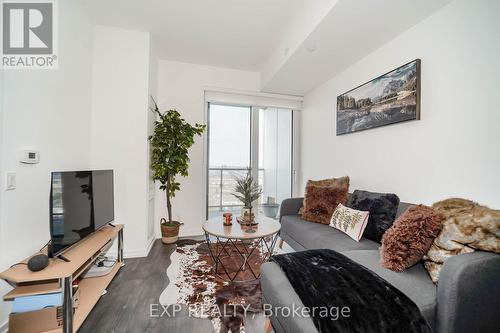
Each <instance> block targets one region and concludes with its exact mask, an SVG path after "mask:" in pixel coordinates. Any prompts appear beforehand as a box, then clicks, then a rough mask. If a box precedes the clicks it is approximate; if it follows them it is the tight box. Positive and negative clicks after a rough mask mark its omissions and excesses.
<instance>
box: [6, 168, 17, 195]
mask: <svg viewBox="0 0 500 333" xmlns="http://www.w3.org/2000/svg"><path fill="white" fill-rule="evenodd" d="M15 189H16V173H15V172H7V173H6V174H5V190H6V191H11V190H15Z"/></svg>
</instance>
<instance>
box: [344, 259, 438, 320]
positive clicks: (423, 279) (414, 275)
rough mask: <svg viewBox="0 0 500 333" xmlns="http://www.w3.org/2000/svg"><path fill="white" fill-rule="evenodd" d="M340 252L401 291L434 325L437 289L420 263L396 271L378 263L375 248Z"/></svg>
mask: <svg viewBox="0 0 500 333" xmlns="http://www.w3.org/2000/svg"><path fill="white" fill-rule="evenodd" d="M341 253H342V254H343V255H345V256H347V257H349V258H350V259H352V260H354V261H356V262H357V263H358V264H361V265H363V266H365V267H366V268H368V269H370V270H371V271H372V272H374V273H376V274H377V275H379V276H380V277H381V278H383V279H385V280H386V281H387V282H389V283H390V284H392V285H393V286H394V287H396V288H398V289H399V290H400V291H402V292H403V293H404V294H405V295H406V296H408V297H409V298H410V299H411V300H412V301H413V302H415V304H417V306H418V308H419V309H420V311H421V312H422V314H423V315H424V317H425V319H427V321H428V322H429V324H430V325H431V327H434V318H435V312H436V305H437V301H436V297H437V289H436V286H435V285H434V283H432V281H431V279H430V278H429V275H428V274H427V271H426V270H425V268H424V266H423V265H422V264H421V263H418V264H416V265H415V266H413V267H411V268H409V269H407V270H406V271H404V272H401V273H396V272H393V271H391V270H389V269H386V268H384V267H382V266H381V265H380V255H379V251H377V250H356V251H342V252H341Z"/></svg>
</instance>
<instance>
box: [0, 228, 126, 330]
mask: <svg viewBox="0 0 500 333" xmlns="http://www.w3.org/2000/svg"><path fill="white" fill-rule="evenodd" d="M115 238H118V259H117V261H116V263H115V264H114V265H113V267H112V269H111V272H109V273H108V274H107V275H104V276H99V277H92V278H83V279H81V280H79V283H78V288H79V295H80V296H79V304H78V305H77V306H75V307H74V306H73V305H74V304H73V281H75V280H76V279H77V278H79V277H81V274H82V273H83V272H85V271H86V270H87V269H88V268H89V267H90V266H91V265H93V264H94V262H95V261H96V260H97V259H98V258H99V255H101V254H102V253H103V252H104V251H105V250H106V247H107V245H108V243H109V242H110V241H112V240H113V239H115ZM46 251H47V248H44V249H43V251H41V252H45V253H46ZM64 257H65V259H67V260H68V261H63V260H64V259H63V260H56V259H57V258H51V259H50V260H49V265H48V266H47V267H46V268H44V269H43V270H41V271H38V272H32V271H30V270H29V269H28V267H27V266H26V265H16V266H13V267H11V268H9V269H7V270H6V271H4V272H2V273H0V278H2V279H4V280H5V281H7V282H8V283H9V284H10V285H12V286H14V289H13V290H11V291H10V292H8V293H7V294H6V295H4V296H3V299H4V300H5V301H12V300H14V299H15V298H16V297H22V296H32V295H43V294H52V293H62V298H63V303H62V306H61V307H58V308H57V309H56V308H45V309H41V310H37V311H30V312H24V313H15V314H14V313H11V314H10V317H9V332H11V333H16V332H39V331H43V332H45V333H47V332H50V333H56V332H57V333H60V332H63V333H73V332H76V331H77V330H78V328H80V326H81V325H82V324H83V322H84V321H85V319H86V318H87V316H88V315H89V314H90V312H91V311H92V309H93V307H94V306H95V304H96V303H97V301H99V298H100V297H101V296H102V295H103V293H104V291H105V290H106V288H107V287H108V285H109V284H110V283H111V281H112V280H113V278H114V277H115V275H116V274H117V273H118V271H119V270H120V268H121V267H122V266H123V265H124V262H123V225H118V224H117V225H115V227H111V226H105V227H103V228H101V229H99V230H98V231H96V232H94V233H93V234H91V235H89V236H87V237H86V238H85V239H83V240H81V241H80V242H79V243H77V244H75V245H74V246H73V247H71V248H70V249H69V250H67V251H66V252H64ZM59 258H61V257H60V256H59ZM61 259H62V258H61ZM28 260H29V258H27V259H25V260H24V261H23V262H27V261H28ZM57 313H62V323H60V324H59V325H55V326H53V325H52V323H50V322H51V320H47V319H50V318H56V317H57V315H55V314H57ZM47 322H49V323H50V325H52V326H50V327H45V326H44V325H49V324H47Z"/></svg>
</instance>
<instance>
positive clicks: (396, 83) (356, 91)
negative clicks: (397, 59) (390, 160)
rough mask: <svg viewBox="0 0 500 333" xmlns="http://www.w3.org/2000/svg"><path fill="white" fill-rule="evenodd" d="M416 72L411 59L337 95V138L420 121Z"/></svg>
mask: <svg viewBox="0 0 500 333" xmlns="http://www.w3.org/2000/svg"><path fill="white" fill-rule="evenodd" d="M420 71H421V61H420V59H415V60H412V61H410V62H408V63H406V64H404V65H402V66H399V67H397V68H395V69H393V70H391V71H389V72H387V73H384V74H382V75H380V76H378V77H376V78H374V79H372V80H370V81H368V82H366V83H363V84H361V85H359V86H357V87H355V88H353V89H351V90H349V91H347V92H345V93H343V94H341V95H339V96H337V117H336V125H337V126H336V134H337V136H339V135H344V134H349V133H355V132H359V131H364V130H367V129H372V128H377V127H382V126H387V125H392V124H397V123H401V122H407V121H412V120H420V89H421V75H420Z"/></svg>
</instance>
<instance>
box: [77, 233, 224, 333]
mask: <svg viewBox="0 0 500 333" xmlns="http://www.w3.org/2000/svg"><path fill="white" fill-rule="evenodd" d="M174 249H175V246H174V245H164V244H162V243H161V241H160V240H157V241H156V242H155V244H154V245H153V248H152V249H151V251H150V253H149V255H148V257H146V258H137V259H126V260H125V266H124V267H123V268H122V269H121V270H120V271H119V272H118V274H117V275H116V277H115V278H114V279H113V281H112V282H111V284H110V285H109V287H108V292H107V294H106V295H104V296H102V297H101V299H100V300H99V302H98V303H97V305H96V306H95V307H94V309H93V310H92V312H91V313H90V315H89V316H88V318H87V320H86V321H85V322H84V323H83V325H82V327H81V328H80V330H79V331H78V332H80V333H83V332H98V333H101V332H133V333H139V332H175V333H177V332H179V333H195V332H196V333H205V332H213V331H214V330H213V327H212V324H211V322H210V320H208V319H195V318H190V317H188V316H187V315H186V314H181V315H178V316H176V317H175V318H171V317H170V318H169V317H161V318H155V317H150V306H151V304H158V298H159V296H160V294H161V293H162V291H163V290H164V289H165V288H166V286H167V285H168V283H169V280H168V278H167V275H166V269H167V267H168V266H169V265H170V254H171V253H172V251H173V250H174ZM160 310H161V307H160Z"/></svg>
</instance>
